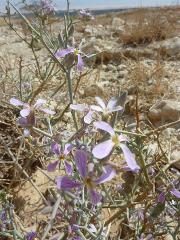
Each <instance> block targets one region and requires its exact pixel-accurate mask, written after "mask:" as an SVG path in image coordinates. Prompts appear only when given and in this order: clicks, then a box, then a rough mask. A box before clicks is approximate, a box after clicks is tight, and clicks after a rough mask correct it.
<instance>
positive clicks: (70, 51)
mask: <svg viewBox="0 0 180 240" xmlns="http://www.w3.org/2000/svg"><path fill="white" fill-rule="evenodd" d="M81 54H82V52H81V51H80V50H79V49H77V48H73V47H69V48H67V49H63V50H58V51H57V52H56V53H55V57H56V58H62V57H65V56H72V57H74V60H75V61H77V69H78V71H80V72H82V71H83V68H84V62H83V59H82V57H81ZM73 62H74V61H73Z"/></svg>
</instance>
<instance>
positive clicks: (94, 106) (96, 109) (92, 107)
mask: <svg viewBox="0 0 180 240" xmlns="http://www.w3.org/2000/svg"><path fill="white" fill-rule="evenodd" d="M90 108H91V109H92V110H94V111H97V112H103V109H102V107H100V106H96V105H91V107H90Z"/></svg>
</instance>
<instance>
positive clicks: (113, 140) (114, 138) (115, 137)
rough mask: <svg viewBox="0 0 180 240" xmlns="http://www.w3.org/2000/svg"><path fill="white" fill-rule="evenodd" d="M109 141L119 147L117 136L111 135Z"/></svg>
mask: <svg viewBox="0 0 180 240" xmlns="http://www.w3.org/2000/svg"><path fill="white" fill-rule="evenodd" d="M111 140H112V142H113V143H114V144H115V145H119V136H118V135H117V134H115V135H113V136H112V138H111Z"/></svg>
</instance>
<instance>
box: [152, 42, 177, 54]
mask: <svg viewBox="0 0 180 240" xmlns="http://www.w3.org/2000/svg"><path fill="white" fill-rule="evenodd" d="M150 47H151V48H152V49H154V50H158V51H159V50H160V52H161V54H163V55H166V56H172V57H173V56H175V55H179V54H180V37H174V38H170V39H167V40H164V41H161V42H159V43H153V44H152V45H151V46H150Z"/></svg>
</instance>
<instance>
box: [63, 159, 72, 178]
mask: <svg viewBox="0 0 180 240" xmlns="http://www.w3.org/2000/svg"><path fill="white" fill-rule="evenodd" d="M64 167H65V170H66V173H67V174H68V175H71V174H72V172H73V169H72V166H71V164H70V163H68V161H66V160H64Z"/></svg>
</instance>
